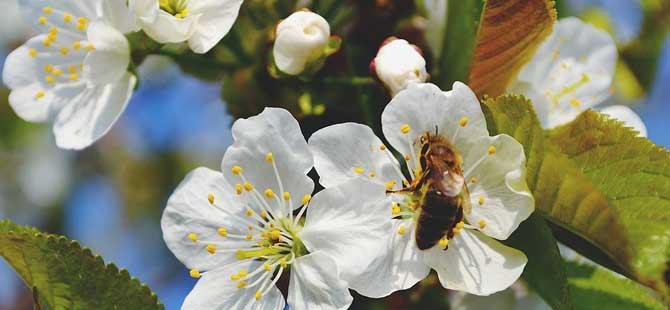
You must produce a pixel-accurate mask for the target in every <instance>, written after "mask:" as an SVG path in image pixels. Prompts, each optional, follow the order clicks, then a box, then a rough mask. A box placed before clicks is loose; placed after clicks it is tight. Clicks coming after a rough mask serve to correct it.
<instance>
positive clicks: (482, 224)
mask: <svg viewBox="0 0 670 310" xmlns="http://www.w3.org/2000/svg"><path fill="white" fill-rule="evenodd" d="M478 224H479V229H484V227H486V221H485V220H479V223H478Z"/></svg>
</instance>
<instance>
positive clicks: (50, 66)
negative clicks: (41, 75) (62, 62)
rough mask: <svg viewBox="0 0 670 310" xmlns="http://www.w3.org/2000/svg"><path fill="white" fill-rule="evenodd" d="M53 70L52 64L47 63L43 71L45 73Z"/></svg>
mask: <svg viewBox="0 0 670 310" xmlns="http://www.w3.org/2000/svg"><path fill="white" fill-rule="evenodd" d="M53 70H54V66H52V65H49V64H47V65H45V66H44V72H46V73H51V72H53Z"/></svg>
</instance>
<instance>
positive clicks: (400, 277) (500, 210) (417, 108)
mask: <svg viewBox="0 0 670 310" xmlns="http://www.w3.org/2000/svg"><path fill="white" fill-rule="evenodd" d="M382 129H383V131H384V135H385V137H386V139H387V140H388V141H389V143H390V144H391V145H392V146H393V148H394V149H395V150H396V151H397V152H398V153H400V154H401V155H402V156H403V157H404V159H405V163H406V165H407V168H408V170H409V171H410V174H411V176H410V178H409V179H407V178H406V177H405V176H404V175H403V173H402V172H401V169H400V164H399V163H398V161H397V160H396V159H395V157H394V156H393V154H392V153H391V151H390V150H389V147H388V146H386V145H385V144H383V143H382V141H381V140H380V139H379V138H377V137H376V136H375V135H374V133H373V132H372V130H371V129H370V128H369V127H367V126H364V125H360V124H355V123H346V124H339V125H334V126H330V127H326V128H324V129H322V130H319V131H318V132H316V133H315V134H314V135H312V137H311V138H310V140H309V144H310V147H311V148H312V151H313V153H314V158H315V168H316V170H317V172H318V173H319V175H320V180H319V182H320V183H321V184H322V185H323V186H324V187H326V188H330V187H332V186H337V184H340V183H342V182H346V181H347V180H350V179H352V178H356V177H367V178H369V179H370V180H372V181H374V182H377V183H378V184H384V185H385V186H386V188H387V191H388V197H387V209H386V210H385V212H384V213H385V215H386V219H387V220H390V221H391V222H392V225H393V230H391V231H389V232H388V234H387V236H386V237H385V242H386V245H385V246H386V250H385V251H383V252H382V253H380V256H379V257H378V258H377V259H376V261H375V262H374V263H373V265H372V266H371V267H370V268H369V269H368V270H367V272H366V273H365V274H363V275H362V276H359V277H357V278H353V279H347V280H348V281H350V285H351V287H352V288H353V289H355V290H356V291H358V292H359V293H361V294H363V295H365V296H369V297H382V296H386V295H389V294H390V293H392V292H393V291H396V290H400V289H407V288H410V287H412V286H413V285H414V284H415V283H417V282H418V281H420V280H421V279H423V278H425V277H426V276H427V275H428V273H429V271H430V270H431V268H432V269H435V270H436V271H437V273H438V276H439V279H440V282H441V284H442V285H443V286H444V287H445V288H448V289H454V290H460V291H465V292H469V293H472V294H477V295H488V294H492V293H495V292H498V291H500V290H503V289H505V288H507V287H509V286H510V285H512V283H514V281H516V280H517V279H518V278H519V276H520V275H521V273H522V271H523V269H524V267H525V265H526V262H527V259H526V256H525V255H524V254H523V253H522V252H520V251H518V250H515V249H512V248H510V247H507V246H505V245H503V244H502V243H500V242H498V241H497V240H495V239H498V240H504V239H506V238H507V237H509V236H510V234H511V233H512V232H513V231H514V230H515V229H516V228H517V227H518V226H519V224H520V223H521V222H522V221H523V220H525V219H526V218H527V217H528V216H529V215H530V214H531V213H532V212H533V210H534V200H533V197H532V195H531V194H530V192H529V190H528V188H527V186H526V183H525V160H526V158H525V155H524V151H523V147H522V146H521V144H519V143H518V142H517V141H516V140H514V139H513V138H512V137H510V136H507V135H498V136H494V137H490V136H489V133H488V130H487V128H486V121H485V118H484V114H483V113H482V110H481V108H480V105H479V101H478V100H477V98H476V96H475V94H474V93H473V92H472V91H471V90H470V89H469V88H468V87H467V86H466V85H464V84H462V83H460V82H456V83H455V84H454V86H453V90H452V91H449V92H442V91H441V90H440V89H439V88H438V87H437V86H435V85H433V84H421V83H413V84H410V85H409V86H408V88H407V89H406V90H404V91H401V92H400V93H398V94H397V95H396V96H395V97H394V98H393V100H392V101H391V102H390V103H389V104H388V105H387V106H386V109H385V110H384V112H383V114H382ZM426 133H429V134H433V135H435V134H437V135H439V136H440V137H442V138H444V139H446V140H447V141H448V142H449V143H450V144H451V145H452V146H453V148H454V150H455V151H456V153H457V154H459V156H461V158H462V170H463V174H462V177H463V180H464V182H466V185H467V189H468V190H469V198H470V201H469V202H470V204H471V205H472V211H471V213H469V214H467V213H466V214H465V218H464V220H463V221H462V222H460V223H458V224H457V225H456V226H455V227H454V228H453V232H454V236H453V238H451V239H449V238H448V237H444V238H443V239H442V240H440V242H439V243H438V244H436V245H435V246H434V247H432V248H430V249H427V250H420V249H419V248H418V247H417V245H416V243H415V229H416V220H417V217H418V216H419V214H420V212H421V199H420V198H418V197H417V196H416V195H414V193H408V192H403V191H402V189H403V188H407V187H408V186H409V185H410V184H412V183H413V182H414V181H415V180H416V179H417V178H420V175H421V173H422V171H421V169H418V168H419V166H420V165H419V151H420V150H419V149H417V148H419V147H420V146H419V145H418V143H417V142H418V141H420V140H419V139H421V136H422V135H424V134H426ZM351 194H354V192H352V193H351ZM445 207H447V206H445ZM447 246H448V248H447V250H446V251H445V250H444V248H445V247H447Z"/></svg>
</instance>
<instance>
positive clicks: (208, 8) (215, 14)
mask: <svg viewBox="0 0 670 310" xmlns="http://www.w3.org/2000/svg"><path fill="white" fill-rule="evenodd" d="M241 5H242V0H216V1H213V0H210V1H199V2H195V1H193V3H192V4H191V8H190V10H191V12H192V14H196V15H197V14H202V16H201V17H200V18H199V19H198V23H197V25H196V26H195V29H194V31H193V34H192V35H191V38H190V39H189V40H188V45H189V47H190V48H191V50H193V51H194V52H196V53H199V54H202V53H206V52H208V51H209V50H210V49H212V47H214V46H215V45H216V44H217V43H219V41H221V39H222V38H223V37H224V36H225V35H226V34H228V31H230V28H231V27H233V24H234V23H235V20H236V19H237V15H238V14H239V12H240V6H241Z"/></svg>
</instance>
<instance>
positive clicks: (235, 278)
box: [230, 274, 242, 281]
mask: <svg viewBox="0 0 670 310" xmlns="http://www.w3.org/2000/svg"><path fill="white" fill-rule="evenodd" d="M241 278H242V277H241V276H240V275H239V274H234V275H232V276H230V280H232V281H237V280H239V279H241Z"/></svg>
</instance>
